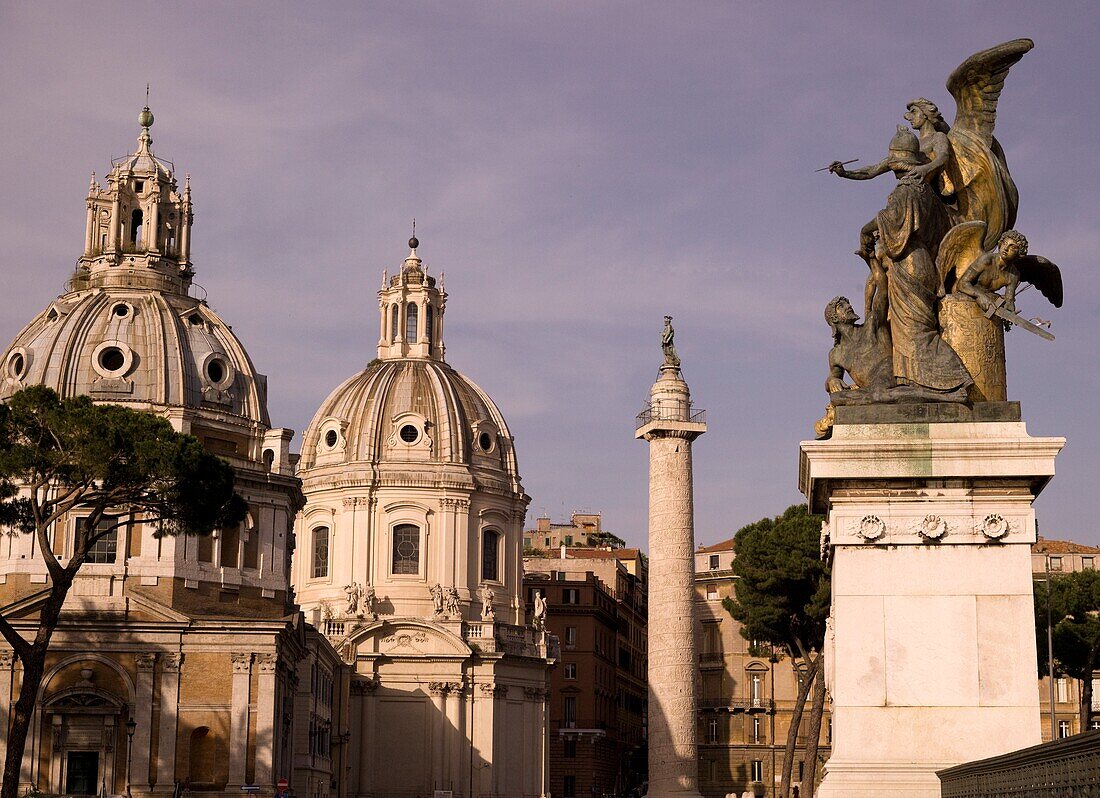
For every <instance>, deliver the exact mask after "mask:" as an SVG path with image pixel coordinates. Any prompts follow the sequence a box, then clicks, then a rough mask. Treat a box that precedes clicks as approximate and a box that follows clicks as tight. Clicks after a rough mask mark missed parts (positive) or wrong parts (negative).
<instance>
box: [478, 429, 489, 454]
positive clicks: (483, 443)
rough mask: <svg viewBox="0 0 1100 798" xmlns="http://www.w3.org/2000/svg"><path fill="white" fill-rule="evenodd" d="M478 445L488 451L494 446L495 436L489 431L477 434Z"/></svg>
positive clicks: (482, 449)
mask: <svg viewBox="0 0 1100 798" xmlns="http://www.w3.org/2000/svg"><path fill="white" fill-rule="evenodd" d="M477 445H478V446H480V447H481V451H483V452H488V451H491V450H492V448H493V436H492V435H490V434H489V433H488V432H483V433H481V434H480V435H478V436H477Z"/></svg>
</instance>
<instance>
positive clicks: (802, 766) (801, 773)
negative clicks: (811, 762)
mask: <svg viewBox="0 0 1100 798" xmlns="http://www.w3.org/2000/svg"><path fill="white" fill-rule="evenodd" d="M805 772H806V763H805V762H803V761H802V760H801V759H800V760H798V780H799V781H800V782H801V781H802V780H803V778H805Z"/></svg>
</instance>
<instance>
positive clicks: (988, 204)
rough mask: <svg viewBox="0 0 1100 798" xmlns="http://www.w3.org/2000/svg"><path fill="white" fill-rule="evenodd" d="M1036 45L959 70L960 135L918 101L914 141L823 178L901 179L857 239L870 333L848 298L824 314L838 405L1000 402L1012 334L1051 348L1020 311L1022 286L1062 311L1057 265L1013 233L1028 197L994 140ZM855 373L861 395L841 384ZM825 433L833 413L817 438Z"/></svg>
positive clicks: (1004, 50) (988, 55) (990, 55)
mask: <svg viewBox="0 0 1100 798" xmlns="http://www.w3.org/2000/svg"><path fill="white" fill-rule="evenodd" d="M1033 47H1034V43H1033V42H1032V41H1031V40H1030V39H1015V40H1013V41H1009V42H1005V43H1003V44H999V45H996V46H995V47H991V48H989V49H987V50H982V51H981V52H979V53H976V54H974V55H972V56H971V57H970V58H967V59H966V60H965V61H963V63H962V64H960V65H959V66H958V67H957V68H956V69H955V70H954V71H953V72H952V73H951V75H950V77H949V78H948V79H947V89H948V91H949V92H950V93H951V96H952V97H953V98H954V99H955V105H956V112H955V120H954V124H953V125H950V126H949V125H948V124H947V123H946V122H945V121H944V119H943V116H942V115H941V114H940V111H939V108H937V106H936V104H935V103H933V102H932V101H930V100H927V99H925V98H923V97H922V98H918V99H915V100H912V101H910V102H909V103H908V104H907V106H906V112H905V115H904V116H905V119H906V121H908V122H909V124H910V125H911V126H912V131H913V132H910V130H909V129H907V128H905V127H903V126H900V125H899V126H898V128H897V133H896V134H895V135H894V137H893V139H891V141H890V145H889V148H888V152H887V155H886V157H885V158H883V159H882V160H881V161H879V162H877V163H875V164H872V165H870V166H867V167H863V168H858V169H847V168H846V164H847V163H850V162H843V163H842V162H840V161H834V162H833V163H832V164H830V165H829V166H828V167H825V168H827V169H828V170H829V171H830V172H833V173H834V174H836V175H837V176H839V177H843V178H846V179H849V180H869V179H872V178H874V177H878V176H879V175H882V174H886V173H887V172H892V173H893V174H894V176H895V178H896V180H897V182H896V184H895V186H894V188H893V189H892V190H891V192H890V195H889V196H888V198H887V200H886V204H885V207H883V208H882V209H881V210H880V211H879V212H878V213H876V214H875V216H874V218H873V219H871V220H870V221H869V222H867V223H866V224H864V225H863V227H862V229H861V230H860V236H859V242H860V243H859V249H858V250H857V253H856V254H857V255H859V256H860V257H861V258H862V259H863V260H864V261H865V262H866V263H867V265H868V267H869V269H870V275H869V276H868V277H867V280H866V284H865V288H864V303H863V305H864V313H865V316H866V319H867V320H866V322H865V323H864V324H858V323H857V321H858V316H857V315H856V313H855V311H854V310H853V309H852V307H851V304H850V303H849V302H848V301H847V300H846V299H844V298H843V297H837V298H836V299H834V300H832V301H831V302H830V303H829V305H828V306H827V307H826V320H827V321H828V323H829V326H830V328H831V330H832V332H833V348H832V350H830V353H829V378H828V380H827V381H826V390H827V391H828V392H829V394H830V407H835V406H837V405H842V404H852V403H868V402H913V401H916V402H928V401H948V402H974V401H1003V400H1005V399H1006V396H1005V394H1006V390H1005V366H1004V331H1005V329H1008V328H1009V327H1011V326H1013V325H1015V326H1019V327H1023V328H1024V329H1027V330H1029V331H1030V332H1033V333H1036V334H1038V335H1042V336H1043V337H1046V338H1051V339H1052V338H1053V335H1051V334H1050V333H1049V332H1048V331H1046V330H1045V329H1043V328H1042V326H1041V325H1037V324H1034V323H1033V320H1027V319H1024V318H1022V317H1021V316H1020V315H1019V314H1018V313H1017V312H1016V307H1015V305H1016V297H1017V294H1018V286H1019V283H1020V282H1021V281H1023V282H1027V283H1030V284H1032V285H1034V286H1035V287H1037V288H1038V289H1039V291H1040V292H1041V293H1042V294H1043V295H1044V296H1045V297H1046V298H1047V299H1049V300H1050V301H1051V303H1052V304H1054V306H1055V307H1060V306H1061V304H1062V278H1061V273H1060V271H1059V269H1058V267H1057V266H1056V265H1055V264H1053V263H1051V262H1050V261H1048V260H1046V259H1045V258H1042V257H1039V256H1035V255H1028V254H1027V239H1025V238H1024V237H1023V236H1022V235H1021V234H1020V233H1018V232H1017V231H1015V230H1013V229H1012V228H1013V226H1014V225H1015V222H1016V211H1017V208H1018V205H1019V194H1018V192H1017V189H1016V185H1015V183H1014V182H1013V180H1012V176H1011V174H1010V173H1009V170H1008V164H1007V162H1006V160H1005V155H1004V150H1003V148H1002V147H1001V144H1000V142H998V141H997V139H996V138H995V137H994V136H993V129H994V126H995V124H996V119H997V105H998V102H999V100H1000V96H1001V91H1002V90H1003V88H1004V83H1005V79H1006V77H1007V76H1008V72H1009V70H1010V69H1011V68H1012V66H1013V65H1014V64H1015V63H1017V62H1018V61H1019V60H1020V59H1021V58H1023V56H1024V55H1025V54H1026V53H1027V52H1028V51H1029V50H1031V49H1032V48H1033ZM1001 291H1003V293H998V292H1001ZM845 374H847V375H848V376H849V377H851V379H852V382H853V385H851V386H848V385H845V384H844V382H843V377H844V375H845ZM829 422H830V418H829V416H828V414H827V415H826V418H825V419H822V421H821V422H819V425H820V426H821V427H822V429H820V430H819V432H822V431H825V432H827V427H828V426H829Z"/></svg>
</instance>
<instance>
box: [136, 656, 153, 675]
mask: <svg viewBox="0 0 1100 798" xmlns="http://www.w3.org/2000/svg"><path fill="white" fill-rule="evenodd" d="M134 662H135V663H136V664H137V669H138V672H139V673H140V672H147V673H148V672H151V671H152V670H153V668H154V667H156V664H157V655H156V653H154V652H148V651H144V652H142V653H140V654H137V655H136V656H135V657H134Z"/></svg>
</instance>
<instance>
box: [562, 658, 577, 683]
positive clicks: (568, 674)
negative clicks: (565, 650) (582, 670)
mask: <svg viewBox="0 0 1100 798" xmlns="http://www.w3.org/2000/svg"><path fill="white" fill-rule="evenodd" d="M565 678H566V679H576V678H577V663H575V662H567V663H565Z"/></svg>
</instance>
